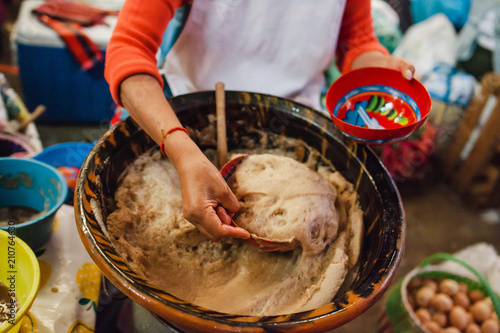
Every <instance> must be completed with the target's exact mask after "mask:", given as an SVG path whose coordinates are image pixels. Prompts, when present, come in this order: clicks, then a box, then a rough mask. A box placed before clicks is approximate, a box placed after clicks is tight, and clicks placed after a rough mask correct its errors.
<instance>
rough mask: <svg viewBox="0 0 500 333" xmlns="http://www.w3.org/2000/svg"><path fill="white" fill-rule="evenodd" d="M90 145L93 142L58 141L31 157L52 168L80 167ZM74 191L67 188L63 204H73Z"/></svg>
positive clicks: (90, 147)
mask: <svg viewBox="0 0 500 333" xmlns="http://www.w3.org/2000/svg"><path fill="white" fill-rule="evenodd" d="M92 147H94V144H92V143H87V142H65V143H58V144H55V145H53V146H50V147H47V148H45V149H44V150H42V151H41V152H40V153H39V154H38V155H36V156H34V157H33V159H35V160H37V161H40V162H44V163H47V164H49V165H51V166H53V167H54V168H59V167H75V168H78V169H80V168H81V167H82V164H83V161H85V158H86V157H87V155H88V154H89V152H90V151H91V150H92ZM74 191H75V189H74V188H71V187H69V188H68V195H67V197H66V200H65V202H64V203H65V204H67V205H73V196H74Z"/></svg>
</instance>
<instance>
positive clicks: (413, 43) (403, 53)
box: [394, 14, 457, 77]
mask: <svg viewBox="0 0 500 333" xmlns="http://www.w3.org/2000/svg"><path fill="white" fill-rule="evenodd" d="M456 49H457V33H456V32H455V28H453V25H452V24H451V22H450V20H449V19H448V18H447V17H446V16H445V15H444V14H436V15H434V16H432V17H430V18H428V19H427V20H425V21H422V22H420V23H417V24H415V25H413V26H411V27H410V28H408V30H407V31H406V33H405V34H404V35H403V39H402V40H401V42H400V43H399V45H398V47H397V48H396V50H394V55H396V56H399V57H402V58H404V59H406V60H407V61H409V62H411V63H412V64H413V65H415V68H416V75H417V77H422V75H423V74H425V73H427V72H430V71H431V70H432V69H433V68H434V66H435V65H436V64H437V63H439V62H443V63H446V64H449V65H451V66H455V64H456V59H455V54H456Z"/></svg>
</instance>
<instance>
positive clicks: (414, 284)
mask: <svg viewBox="0 0 500 333" xmlns="http://www.w3.org/2000/svg"><path fill="white" fill-rule="evenodd" d="M423 285H424V280H423V279H422V278H413V279H411V280H410V282H408V288H409V289H418V288H420V287H422V286H423Z"/></svg>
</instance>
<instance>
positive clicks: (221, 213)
mask: <svg viewBox="0 0 500 333" xmlns="http://www.w3.org/2000/svg"><path fill="white" fill-rule="evenodd" d="M215 212H216V213H217V216H218V217H219V219H220V220H221V221H222V223H224V224H227V225H231V222H232V221H231V216H229V215H228V214H227V212H226V210H225V209H224V207H222V206H217V207H216V208H215Z"/></svg>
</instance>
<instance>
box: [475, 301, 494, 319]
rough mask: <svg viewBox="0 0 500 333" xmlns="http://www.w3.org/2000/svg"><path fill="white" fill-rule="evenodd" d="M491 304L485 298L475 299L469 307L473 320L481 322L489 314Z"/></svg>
mask: <svg viewBox="0 0 500 333" xmlns="http://www.w3.org/2000/svg"><path fill="white" fill-rule="evenodd" d="M491 311H492V309H491V306H490V305H489V304H488V302H486V301H485V300H482V301H477V302H476V303H474V304H472V306H471V307H470V312H471V313H472V316H473V317H474V319H475V320H477V321H479V322H482V321H484V320H486V319H488V318H489V317H490V316H491Z"/></svg>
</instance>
